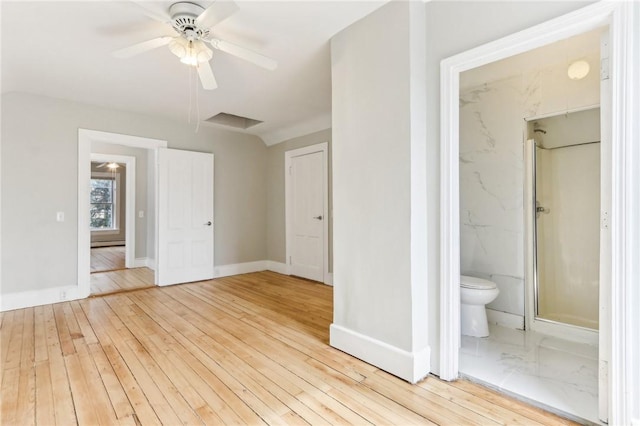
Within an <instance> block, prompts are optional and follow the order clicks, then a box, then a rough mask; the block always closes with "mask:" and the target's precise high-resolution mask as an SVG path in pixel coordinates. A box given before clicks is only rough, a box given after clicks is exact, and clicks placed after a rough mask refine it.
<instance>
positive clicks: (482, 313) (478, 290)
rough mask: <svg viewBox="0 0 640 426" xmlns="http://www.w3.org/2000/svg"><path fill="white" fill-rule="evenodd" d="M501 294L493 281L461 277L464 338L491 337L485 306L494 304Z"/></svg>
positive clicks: (461, 317) (461, 313)
mask: <svg viewBox="0 0 640 426" xmlns="http://www.w3.org/2000/svg"><path fill="white" fill-rule="evenodd" d="M499 293H500V290H499V289H498V286H497V285H496V283H494V282H492V281H489V280H485V279H482V278H476V277H469V276H466V275H461V276H460V329H461V332H462V334H463V335H464V336H472V337H487V336H489V324H488V323H487V311H486V308H485V307H484V305H486V304H487V303H491V302H493V301H494V300H495V298H496V297H498V294H499Z"/></svg>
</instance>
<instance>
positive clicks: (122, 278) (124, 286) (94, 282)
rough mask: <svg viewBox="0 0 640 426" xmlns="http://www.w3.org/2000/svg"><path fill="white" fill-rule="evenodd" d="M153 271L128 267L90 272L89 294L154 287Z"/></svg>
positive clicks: (97, 294)
mask: <svg viewBox="0 0 640 426" xmlns="http://www.w3.org/2000/svg"><path fill="white" fill-rule="evenodd" d="M153 282H154V273H153V271H152V270H151V269H149V268H130V269H120V270H117V271H107V272H94V273H93V274H91V295H92V296H99V295H105V294H112V293H119V292H122V291H131V290H139V289H143V288H149V287H154V286H155V284H154V283H153Z"/></svg>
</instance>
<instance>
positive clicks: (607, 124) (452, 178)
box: [440, 2, 634, 423]
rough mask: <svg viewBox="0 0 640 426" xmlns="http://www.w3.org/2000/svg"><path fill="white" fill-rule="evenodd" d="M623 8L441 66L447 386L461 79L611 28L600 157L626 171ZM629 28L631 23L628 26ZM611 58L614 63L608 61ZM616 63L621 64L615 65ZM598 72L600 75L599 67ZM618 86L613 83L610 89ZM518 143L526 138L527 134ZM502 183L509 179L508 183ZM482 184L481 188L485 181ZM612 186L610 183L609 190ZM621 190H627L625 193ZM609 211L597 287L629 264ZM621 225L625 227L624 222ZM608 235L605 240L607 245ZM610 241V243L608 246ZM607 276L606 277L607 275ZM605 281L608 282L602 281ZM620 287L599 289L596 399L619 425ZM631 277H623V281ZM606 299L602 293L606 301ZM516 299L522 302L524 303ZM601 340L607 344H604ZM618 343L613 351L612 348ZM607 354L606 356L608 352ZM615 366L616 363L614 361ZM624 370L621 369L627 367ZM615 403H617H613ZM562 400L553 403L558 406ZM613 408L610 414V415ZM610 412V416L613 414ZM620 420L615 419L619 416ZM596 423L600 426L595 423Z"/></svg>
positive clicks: (454, 370) (451, 361) (587, 11)
mask: <svg viewBox="0 0 640 426" xmlns="http://www.w3.org/2000/svg"><path fill="white" fill-rule="evenodd" d="M625 7H626V6H625V5H622V4H608V3H604V2H603V3H599V4H597V5H593V6H588V7H585V8H583V9H581V10H579V11H577V12H574V13H570V14H567V15H565V16H562V17H559V18H556V19H554V20H552V21H548V22H545V23H543V24H540V25H537V26H535V27H532V28H530V29H528V30H525V31H522V32H520V33H517V34H514V35H511V36H508V37H505V38H504V39H501V40H498V41H496V42H493V43H489V44H487V45H484V46H481V47H478V48H475V49H472V50H469V51H467V52H464V53H461V54H459V55H456V56H453V57H451V58H448V59H445V60H444V61H443V62H442V65H441V68H442V77H443V78H442V95H443V96H442V140H441V145H440V147H441V150H442V163H441V166H442V168H441V240H440V241H441V253H442V258H441V267H442V268H441V281H442V286H441V289H440V290H441V293H440V295H441V305H440V306H441V333H440V336H441V366H440V375H441V378H443V379H445V380H453V379H455V378H456V377H458V375H459V356H458V350H459V344H460V297H461V284H460V268H461V262H460V260H461V259H460V218H461V214H460V213H461V211H460V188H461V185H460V183H461V182H460V176H459V171H460V170H459V169H460V167H459V163H460V160H461V158H460V152H459V140H460V127H459V124H460V123H459V106H460V85H459V82H460V76H461V74H462V73H463V72H465V71H468V70H471V69H473V68H477V67H480V66H483V65H486V64H490V63H492V62H495V61H498V60H501V59H505V58H508V57H511V56H514V55H517V54H520V53H523V52H526V51H529V50H532V49H536V48H538V47H541V46H544V45H547V44H551V43H554V42H556V41H560V40H565V39H567V38H569V37H572V36H575V35H578V34H583V33H585V32H588V31H591V30H594V29H596V28H599V27H606V26H608V28H609V31H610V34H611V36H610V37H608V38H607V39H606V41H607V43H606V44H605V45H604V46H603V50H602V51H603V53H604V54H605V56H603V59H605V60H604V61H603V62H602V63H603V65H604V67H603V72H602V81H603V82H607V83H606V84H605V83H603V85H602V87H603V88H604V87H605V86H608V88H607V89H606V90H604V89H601V111H602V116H601V119H602V120H603V121H602V126H603V129H602V137H603V138H604V136H607V135H608V137H609V138H610V139H609V140H610V142H609V143H606V142H605V140H604V139H603V141H602V146H610V150H609V152H608V153H607V155H610V157H608V160H605V158H604V157H603V164H609V165H611V164H614V165H618V164H624V162H623V161H622V160H623V159H624V158H623V157H622V156H621V155H620V153H622V152H625V151H624V149H628V147H629V146H631V141H632V140H631V138H630V137H628V135H627V134H626V133H625V132H624V129H625V126H626V124H625V123H626V122H627V121H633V119H632V115H630V112H631V109H625V108H622V107H621V105H626V104H624V103H625V102H627V101H628V96H627V93H629V91H630V89H629V88H633V84H634V83H633V80H632V79H630V78H628V76H627V75H626V74H624V73H623V72H622V71H621V69H622V67H620V61H621V60H622V58H624V57H625V55H629V54H630V53H629V52H630V51H631V46H632V43H629V41H630V40H632V38H631V37H630V36H629V35H630V34H631V33H630V32H629V28H632V26H630V25H629V26H626V22H627V21H625V19H627V15H625V13H626V12H625ZM628 21H630V19H629V20H628ZM609 55H610V56H609ZM616 64H617V65H616ZM596 69H597V68H596ZM612 81H613V82H614V83H613V84H612V83H611V82H612ZM518 139H522V134H520V135H519V137H518ZM624 173H625V170H624V169H620V168H619V167H609V170H608V171H607V173H604V174H603V175H602V179H603V182H604V181H605V180H606V182H607V185H608V188H607V190H606V191H604V190H603V191H602V194H603V195H604V194H614V195H615V194H617V191H623V190H624V189H625V188H627V185H630V182H632V181H631V179H630V178H628V176H627V175H625V174H624ZM503 181H504V182H506V181H507V180H506V179H504V180H503ZM483 182H484V181H483ZM612 182H613V183H612ZM620 188H622V189H620ZM609 200H610V201H609V203H610V210H603V212H602V225H601V232H602V233H601V247H604V248H605V249H606V250H605V251H606V253H604V254H603V253H602V252H601V255H600V262H601V263H600V270H601V274H600V282H602V283H612V282H613V281H612V280H611V270H612V269H614V268H618V267H620V268H621V266H620V265H621V264H623V259H624V257H620V253H623V252H624V251H621V252H614V251H612V250H611V249H610V248H611V247H614V246H616V244H621V242H624V234H622V233H621V232H620V230H619V229H618V228H615V227H610V226H608V225H609V222H608V220H607V218H608V214H609V213H608V212H609V211H610V212H611V215H612V216H615V215H619V216H618V217H620V218H626V216H625V215H626V214H628V211H629V209H625V205H624V204H623V203H622V202H621V201H620V198H615V197H612V198H610V199H609ZM620 223H625V222H624V220H622V219H621V222H620ZM602 235H605V236H606V238H602ZM605 242H606V243H605ZM603 271H604V274H603V273H602V272H603ZM603 277H604V279H603ZM618 278H619V279H620V281H618V283H617V284H619V285H604V284H603V285H602V286H600V288H601V289H606V290H607V291H608V294H606V295H605V297H601V301H602V302H601V308H604V309H603V310H601V312H600V321H599V332H600V333H599V337H600V343H599V350H600V353H599V355H598V358H599V360H598V362H599V365H598V367H599V368H598V370H599V376H600V380H599V383H598V396H599V397H600V401H599V403H600V404H599V405H600V407H599V412H600V419H602V420H607V417H609V420H612V421H613V422H614V423H615V422H616V418H617V416H622V415H624V414H625V411H624V407H622V406H621V405H620V404H616V403H615V401H616V398H615V395H616V394H617V393H618V392H621V389H625V385H626V384H627V383H628V379H626V378H625V377H624V375H623V374H621V372H622V370H619V368H620V367H617V364H616V363H617V361H618V360H619V359H620V357H621V354H623V353H624V349H625V347H626V340H625V336H624V334H623V330H624V329H623V328H622V327H620V322H619V321H621V317H624V318H626V316H625V315H627V314H626V312H625V311H624V298H623V295H624V294H625V293H624V291H625V289H626V288H627V287H628V285H629V284H630V283H629V282H627V281H625V280H624V279H622V278H620V277H618ZM623 278H626V277H623ZM601 296H602V294H601ZM519 300H522V299H521V298H519ZM603 337H604V340H605V342H604V343H603V341H602V340H603ZM614 339H615V343H616V344H611V341H613V340H614ZM603 351H604V352H603ZM614 361H615V362H614ZM622 364H624V363H622ZM612 396H613V397H612ZM557 400H558V398H555V401H557ZM612 407H613V408H612ZM612 413H613V414H612ZM615 413H618V414H615ZM596 421H597V419H596Z"/></svg>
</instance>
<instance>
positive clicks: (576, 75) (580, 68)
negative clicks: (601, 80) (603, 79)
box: [567, 60, 591, 80]
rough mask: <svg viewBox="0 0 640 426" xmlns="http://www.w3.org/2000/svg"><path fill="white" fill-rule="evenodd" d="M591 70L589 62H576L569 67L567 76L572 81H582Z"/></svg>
mask: <svg viewBox="0 0 640 426" xmlns="http://www.w3.org/2000/svg"><path fill="white" fill-rule="evenodd" d="M590 69H591V67H590V66H589V62H587V61H584V60H580V61H574V62H572V63H571V65H569V68H568V69H567V75H568V76H569V78H570V79H571V80H582V79H583V78H585V77H586V76H587V74H589V70H590Z"/></svg>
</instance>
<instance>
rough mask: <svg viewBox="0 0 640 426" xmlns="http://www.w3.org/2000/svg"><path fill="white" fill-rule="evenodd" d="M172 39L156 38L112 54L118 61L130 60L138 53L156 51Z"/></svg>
mask: <svg viewBox="0 0 640 426" xmlns="http://www.w3.org/2000/svg"><path fill="white" fill-rule="evenodd" d="M173 38H174V37H158V38H154V39H152V40H147V41H143V42H142V43H138V44H134V45H133V46H129V47H125V48H124V49H120V50H116V51H115V52H113V53H112V54H113V56H115V57H116V58H120V59H125V58H131V57H132V56H136V55H139V54H140V53H144V52H147V51H149V50H153V49H156V48H158V47H160V46H165V45H167V44H169V42H170V41H171V40H173Z"/></svg>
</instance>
